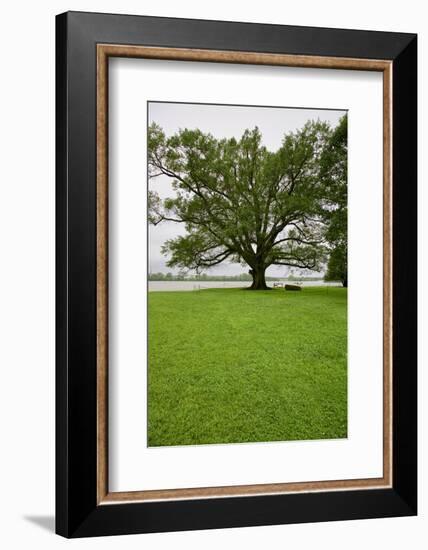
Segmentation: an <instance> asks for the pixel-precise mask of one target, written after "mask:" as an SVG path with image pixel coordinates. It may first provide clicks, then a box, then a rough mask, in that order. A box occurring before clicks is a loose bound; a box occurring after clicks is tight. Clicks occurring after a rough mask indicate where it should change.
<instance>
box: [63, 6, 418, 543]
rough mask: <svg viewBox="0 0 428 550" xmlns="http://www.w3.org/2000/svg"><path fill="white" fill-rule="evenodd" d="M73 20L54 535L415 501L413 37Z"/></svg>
mask: <svg viewBox="0 0 428 550" xmlns="http://www.w3.org/2000/svg"><path fill="white" fill-rule="evenodd" d="M56 25H57V32H56V36H57V42H56V48H57V58H56V71H57V76H56V78H57V80H56V91H57V104H56V114H57V141H56V144H57V149H56V156H57V174H56V176H57V205H56V206H57V226H56V238H57V276H56V284H57V371H56V380H57V382H56V395H57V401H56V403H57V405H56V407H57V408H56V441H57V443H56V446H57V447H56V462H57V470H56V472H57V473H56V487H57V493H56V522H57V523H56V525H57V533H58V534H60V535H62V536H65V537H85V536H98V535H115V534H126V533H145V532H157V531H175V530H188V529H208V528H220V527H239V526H250V525H269V524H279V523H301V522H314V521H334V520H346V519H360V518H374V517H393V516H408V515H415V514H416V511H417V464H416V458H417V447H416V433H417V418H416V411H417V408H416V405H417V404H416V397H417V391H416V389H417V386H416V382H417V381H416V286H417V285H416V150H417V147H416V139H417V135H416V120H417V119H416V116H417V113H416V66H417V65H416V55H417V38H416V35H413V34H404V33H403V34H402V33H384V32H374V31H356V30H340V29H324V28H309V27H289V26H279V25H261V24H260V25H259V24H247V23H232V22H218V21H200V20H185V19H168V18H156V17H141V16H123V15H109V14H95V13H80V12H68V13H65V14H61V15H58V16H57V21H56Z"/></svg>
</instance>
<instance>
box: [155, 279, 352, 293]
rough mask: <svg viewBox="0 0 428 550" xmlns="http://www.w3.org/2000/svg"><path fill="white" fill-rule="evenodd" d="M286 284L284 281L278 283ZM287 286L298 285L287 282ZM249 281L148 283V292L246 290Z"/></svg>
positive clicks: (316, 283)
mask: <svg viewBox="0 0 428 550" xmlns="http://www.w3.org/2000/svg"><path fill="white" fill-rule="evenodd" d="M278 282H281V284H286V283H285V281H278ZM288 282H289V284H292V285H293V284H298V283H297V282H294V281H288ZM273 283H274V281H268V282H267V284H268V286H273ZM250 284H251V282H250V281H149V292H165V291H166V292H168V291H191V290H203V289H206V288H246V287H249V286H250ZM301 286H303V287H305V286H342V285H341V284H340V283H335V282H333V283H325V282H324V281H304V282H302V283H301Z"/></svg>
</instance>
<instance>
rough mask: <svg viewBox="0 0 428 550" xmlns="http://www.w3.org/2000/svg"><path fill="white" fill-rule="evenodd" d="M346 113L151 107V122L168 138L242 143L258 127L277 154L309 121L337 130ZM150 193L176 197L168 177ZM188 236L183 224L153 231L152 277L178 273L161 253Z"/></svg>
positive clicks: (281, 269) (231, 268)
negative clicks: (182, 134)
mask: <svg viewBox="0 0 428 550" xmlns="http://www.w3.org/2000/svg"><path fill="white" fill-rule="evenodd" d="M345 112H346V111H333V110H327V109H323V110H320V109H295V108H285V107H247V106H234V105H233V106H231V105H200V104H183V103H157V102H150V103H149V116H148V122H149V124H151V123H152V122H156V123H157V124H159V126H161V127H162V128H163V130H164V132H165V133H166V135H167V136H169V135H172V134H175V133H176V132H177V131H178V130H179V129H181V128H182V129H184V128H188V129H196V128H198V129H199V130H201V131H202V132H209V133H211V134H212V135H213V136H214V137H216V138H231V137H235V138H236V139H240V138H241V136H242V134H243V132H244V131H245V130H246V129H247V128H254V126H258V128H259V129H260V132H261V134H262V136H263V145H265V146H266V147H267V148H268V149H269V150H271V151H276V150H277V149H278V148H279V147H280V146H281V143H282V138H283V136H284V134H287V133H289V132H291V131H295V130H298V129H299V128H301V127H302V126H304V124H305V123H306V122H307V121H308V120H321V121H325V122H329V123H330V124H331V126H333V127H334V126H336V125H337V123H338V121H339V119H340V118H341V117H342V116H343V115H344V114H345ZM149 189H152V190H154V191H156V192H157V193H158V194H159V195H160V196H161V197H162V198H165V197H171V196H173V195H174V191H173V190H172V187H171V183H170V179H169V178H167V177H166V176H160V177H158V178H154V179H153V180H152V181H150V182H149ZM183 233H185V230H184V228H183V224H179V223H174V222H163V223H160V224H159V225H157V226H150V228H149V271H150V272H152V273H155V272H159V271H162V272H164V273H166V272H168V271H170V272H172V273H178V269H171V268H169V267H167V266H166V262H167V258H165V257H164V256H163V255H162V253H161V251H160V249H161V246H162V244H163V243H164V242H165V241H166V240H167V239H171V238H174V237H175V236H177V235H180V234H183ZM247 271H248V268H247V267H246V266H245V267H243V266H241V265H239V264H235V263H230V262H229V263H227V262H224V263H222V264H220V265H218V266H216V267H214V268H212V269H210V270H207V271H206V273H211V274H215V275H238V274H239V273H243V272H247ZM266 273H267V275H270V276H278V277H279V276H285V275H287V274H288V268H287V267H286V266H271V267H270V268H269V269H268V270H267V272H266Z"/></svg>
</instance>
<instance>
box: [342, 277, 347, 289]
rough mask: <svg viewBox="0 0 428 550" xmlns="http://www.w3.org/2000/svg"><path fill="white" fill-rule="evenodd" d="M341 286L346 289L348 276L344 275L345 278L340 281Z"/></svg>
mask: <svg viewBox="0 0 428 550" xmlns="http://www.w3.org/2000/svg"><path fill="white" fill-rule="evenodd" d="M342 286H343V287H344V288H348V276H347V275H345V277H344V278H343V280H342Z"/></svg>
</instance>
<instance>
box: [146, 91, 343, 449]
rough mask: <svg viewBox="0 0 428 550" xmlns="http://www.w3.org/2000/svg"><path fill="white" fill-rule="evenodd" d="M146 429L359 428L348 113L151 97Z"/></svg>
mask: <svg viewBox="0 0 428 550" xmlns="http://www.w3.org/2000/svg"><path fill="white" fill-rule="evenodd" d="M148 181H149V189H148V220H149V231H148V235H149V237H148V240H149V242H148V250H149V252H148V254H149V258H148V270H149V273H148V291H149V295H148V350H149V353H148V445H149V446H151V447H153V446H173V445H201V444H225V443H248V442H269V441H296V440H314V439H337V438H346V436H347V286H348V277H347V113H346V111H333V110H327V109H326V110H313V109H302V108H284V107H259V106H257V107H256V106H254V107H252V106H239V105H211V104H209V105H207V104H184V103H163V102H149V103H148Z"/></svg>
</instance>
